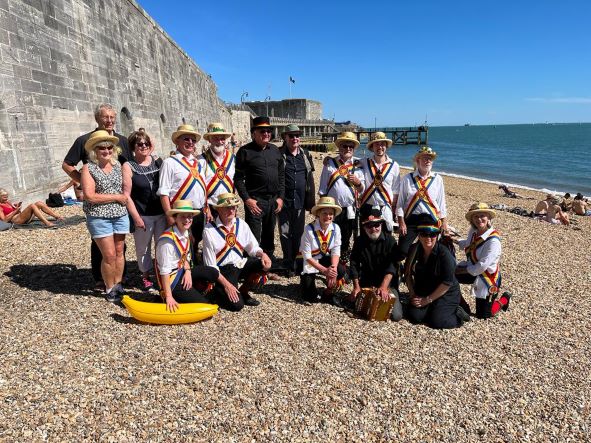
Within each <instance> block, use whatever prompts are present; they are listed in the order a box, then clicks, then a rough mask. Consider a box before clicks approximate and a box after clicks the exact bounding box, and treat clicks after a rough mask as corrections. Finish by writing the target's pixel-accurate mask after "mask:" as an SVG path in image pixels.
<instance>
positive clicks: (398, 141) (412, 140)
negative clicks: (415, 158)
mask: <svg viewBox="0 0 591 443" xmlns="http://www.w3.org/2000/svg"><path fill="white" fill-rule="evenodd" d="M353 132H355V134H356V135H357V137H358V138H359V140H361V136H362V135H365V136H367V138H368V140H371V135H372V134H373V133H375V132H383V133H385V134H386V137H388V138H389V139H391V140H392V142H393V144H395V145H426V144H428V143H429V127H428V126H426V125H423V126H412V127H403V128H358V129H357V130H356V131H353Z"/></svg>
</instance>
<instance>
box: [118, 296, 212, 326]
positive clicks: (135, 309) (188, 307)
mask: <svg viewBox="0 0 591 443" xmlns="http://www.w3.org/2000/svg"><path fill="white" fill-rule="evenodd" d="M122 302H123V304H124V305H125V307H126V308H127V310H128V311H129V313H130V314H131V316H132V317H133V318H135V319H136V320H139V321H141V322H144V323H153V324H157V325H179V324H182V323H195V322H197V321H201V320H205V319H206V318H210V317H213V316H214V315H215V314H216V313H217V312H218V305H210V304H207V303H179V307H178V309H177V310H176V311H175V312H169V311H167V310H166V303H147V302H143V301H138V300H134V299H133V298H131V297H129V296H127V295H124V296H123V300H122Z"/></svg>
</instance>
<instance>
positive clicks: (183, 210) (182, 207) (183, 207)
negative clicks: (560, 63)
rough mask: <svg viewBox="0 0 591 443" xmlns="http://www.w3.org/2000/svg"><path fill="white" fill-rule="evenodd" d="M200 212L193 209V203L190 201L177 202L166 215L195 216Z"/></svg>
mask: <svg viewBox="0 0 591 443" xmlns="http://www.w3.org/2000/svg"><path fill="white" fill-rule="evenodd" d="M200 212H201V211H200V210H199V209H193V202H192V201H191V200H177V201H175V202H174V203H173V204H172V209H169V210H168V211H166V215H174V214H193V215H197V214H199V213H200Z"/></svg>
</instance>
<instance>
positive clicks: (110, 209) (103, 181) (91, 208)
mask: <svg viewBox="0 0 591 443" xmlns="http://www.w3.org/2000/svg"><path fill="white" fill-rule="evenodd" d="M87 165H88V172H89V173H90V176H91V177H92V178H93V179H94V183H95V188H94V191H95V192H96V193H97V194H122V193H123V174H122V172H121V165H120V164H119V163H116V164H115V165H113V169H112V170H111V172H110V173H109V174H105V172H104V171H103V170H102V169H101V168H99V166H98V165H97V164H96V163H92V162H88V163H87ZM82 209H83V210H84V213H85V214H86V215H90V216H92V217H101V218H117V217H121V216H123V215H127V208H126V207H125V206H123V205H121V204H120V203H115V202H112V203H90V202H88V201H86V200H84V204H83V205H82Z"/></svg>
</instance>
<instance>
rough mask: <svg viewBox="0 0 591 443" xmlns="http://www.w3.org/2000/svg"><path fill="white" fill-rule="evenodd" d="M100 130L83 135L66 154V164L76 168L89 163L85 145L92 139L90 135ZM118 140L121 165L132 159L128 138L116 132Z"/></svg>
mask: <svg viewBox="0 0 591 443" xmlns="http://www.w3.org/2000/svg"><path fill="white" fill-rule="evenodd" d="M98 130H99V129H98V128H96V129H95V130H94V131H90V132H88V133H86V134H83V135H81V136H80V137H78V138H77V139H76V140H75V141H74V144H73V145H72V147H71V148H70V150H69V151H68V153H67V154H66V158H64V163H66V164H68V165H70V166H76V165H78V163H80V162H82V163H88V153H87V152H86V149H84V144H85V143H86V142H87V141H88V139H89V138H90V134H92V133H93V132H95V131H98ZM113 134H114V135H115V136H116V137H117V138H119V147H120V148H121V154H120V155H119V157H118V160H119V163H121V164H123V163H125V162H126V161H127V159H129V158H131V152H130V151H129V144H128V143H127V138H125V137H124V136H123V135H121V134H117V133H116V132H114V133H113Z"/></svg>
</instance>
